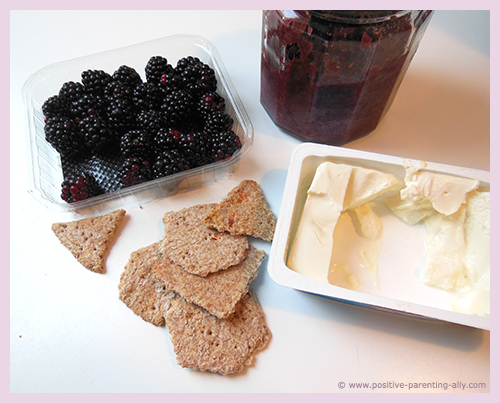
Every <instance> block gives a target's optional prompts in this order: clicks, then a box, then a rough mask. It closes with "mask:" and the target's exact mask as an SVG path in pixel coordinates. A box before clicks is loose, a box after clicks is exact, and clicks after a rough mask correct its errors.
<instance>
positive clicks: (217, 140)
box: [209, 130, 242, 161]
mask: <svg viewBox="0 0 500 403" xmlns="http://www.w3.org/2000/svg"><path fill="white" fill-rule="evenodd" d="M209 143H210V145H209V147H210V155H211V156H213V158H214V160H215V161H221V160H225V159H227V158H230V157H231V156H232V155H233V154H234V153H235V152H236V151H238V150H239V149H240V148H241V146H242V145H241V140H240V139H239V137H238V136H237V135H236V133H235V132H234V131H232V130H228V131H225V132H221V133H217V134H214V135H213V136H212V137H210V141H209Z"/></svg>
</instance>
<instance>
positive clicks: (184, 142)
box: [178, 132, 215, 168]
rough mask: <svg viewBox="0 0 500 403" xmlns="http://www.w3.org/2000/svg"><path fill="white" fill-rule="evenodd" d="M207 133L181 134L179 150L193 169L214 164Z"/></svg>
mask: <svg viewBox="0 0 500 403" xmlns="http://www.w3.org/2000/svg"><path fill="white" fill-rule="evenodd" d="M206 136H207V135H206V133H205V132H196V133H188V134H181V135H180V137H179V140H178V149H179V151H180V153H181V154H182V155H183V156H184V157H185V158H186V159H187V161H188V162H189V165H190V166H191V168H195V167H199V166H202V165H206V164H210V163H212V162H214V161H215V160H214V156H213V155H211V152H210V151H211V148H210V146H211V144H210V143H209V141H208V140H207V138H206Z"/></svg>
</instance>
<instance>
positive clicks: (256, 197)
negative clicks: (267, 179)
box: [203, 180, 276, 241]
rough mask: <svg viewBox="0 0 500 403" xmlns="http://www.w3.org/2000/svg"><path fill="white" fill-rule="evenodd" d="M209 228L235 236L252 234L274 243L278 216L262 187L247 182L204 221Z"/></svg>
mask: <svg viewBox="0 0 500 403" xmlns="http://www.w3.org/2000/svg"><path fill="white" fill-rule="evenodd" d="M203 222H204V223H205V225H206V226H207V227H209V228H215V229H216V230H218V231H220V232H224V231H227V232H229V233H230V234H232V235H249V236H253V237H255V238H261V239H263V240H265V241H272V239H273V237H274V231H275V229H276V216H275V215H274V213H273V212H272V210H271V209H270V208H269V205H268V203H267V200H266V199H265V197H264V194H263V193H262V189H261V188H260V186H259V184H258V183H257V182H255V181H252V180H243V181H242V182H241V183H240V184H239V185H238V186H236V187H235V188H234V189H233V190H231V191H230V192H229V194H228V195H227V197H226V198H225V199H224V200H223V201H222V202H220V203H219V204H217V205H216V206H215V207H214V208H213V209H212V210H211V211H210V213H209V214H208V215H207V216H206V217H205V218H204V219H203Z"/></svg>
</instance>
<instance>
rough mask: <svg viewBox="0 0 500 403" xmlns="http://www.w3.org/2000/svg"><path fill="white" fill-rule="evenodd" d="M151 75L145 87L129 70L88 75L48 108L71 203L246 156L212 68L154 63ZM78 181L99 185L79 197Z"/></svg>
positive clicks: (48, 130) (48, 134)
mask: <svg viewBox="0 0 500 403" xmlns="http://www.w3.org/2000/svg"><path fill="white" fill-rule="evenodd" d="M144 70H145V71H144V72H145V77H146V79H145V80H143V79H142V78H141V75H140V74H139V73H138V72H137V71H136V70H135V69H134V68H132V67H129V66H127V65H122V66H120V67H119V68H118V69H117V70H116V71H115V72H113V73H108V72H105V71H103V70H91V69H89V70H86V71H84V72H82V73H81V81H80V82H74V81H69V82H66V83H64V84H63V85H62V86H61V88H60V91H59V93H58V94H57V95H54V96H51V97H50V98H48V99H47V100H46V101H45V102H44V104H43V105H42V113H43V115H44V118H45V127H44V131H45V139H46V140H47V142H48V143H49V144H50V145H51V146H52V147H53V148H54V149H55V150H57V151H58V152H59V153H60V155H61V161H62V165H63V176H64V182H63V183H62V185H61V197H62V199H63V200H65V201H67V202H68V203H72V202H75V201H79V200H83V199H85V198H88V197H92V196H94V195H97V194H102V193H108V192H112V191H115V190H118V189H121V188H124V187H129V186H134V185H137V184H139V183H143V182H147V181H150V180H154V179H158V178H161V177H164V176H168V175H171V174H174V173H178V172H182V171H185V170H188V169H191V168H196V167H198V166H203V165H206V164H211V163H213V162H216V161H220V160H223V159H226V158H229V157H231V156H232V155H234V154H235V153H236V152H237V151H238V150H239V149H240V148H241V146H242V144H241V141H240V139H239V138H238V136H237V135H236V134H235V132H234V131H233V124H234V121H233V119H232V118H231V116H230V115H229V114H228V113H227V112H226V111H225V100H224V98H223V97H222V96H221V95H220V94H218V93H217V78H216V75H215V72H214V70H213V69H212V68H211V67H210V66H209V65H207V64H205V63H203V62H202V61H201V60H199V59H198V58H196V57H192V56H188V57H185V58H182V59H180V60H179V61H178V62H177V65H176V66H175V67H174V66H173V65H171V64H170V63H169V62H168V60H167V59H166V58H165V57H163V56H153V57H151V58H150V59H149V61H148V63H147V64H146V66H145V69H144ZM101 165H102V166H101ZM101 168H102V169H101ZM102 172H104V174H103V173H102ZM75 178H80V180H79V181H78V183H80V184H81V183H82V179H81V178H85V181H86V182H87V183H92V191H88V188H89V186H87V187H86V188H85V190H84V191H82V192H79V193H75V194H76V197H73V193H71V192H69V190H68V189H69V188H71V185H69V186H68V183H72V182H74V181H76V180H77V179H75ZM73 190H74V191H76V187H74V186H73Z"/></svg>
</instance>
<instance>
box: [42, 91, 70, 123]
mask: <svg viewBox="0 0 500 403" xmlns="http://www.w3.org/2000/svg"><path fill="white" fill-rule="evenodd" d="M42 113H43V115H44V116H45V119H48V118H51V117H56V116H65V117H68V116H69V106H68V103H67V102H66V101H65V100H64V99H62V98H61V97H60V96H59V95H54V96H52V97H50V98H47V100H46V101H45V102H44V103H43V104H42Z"/></svg>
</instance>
